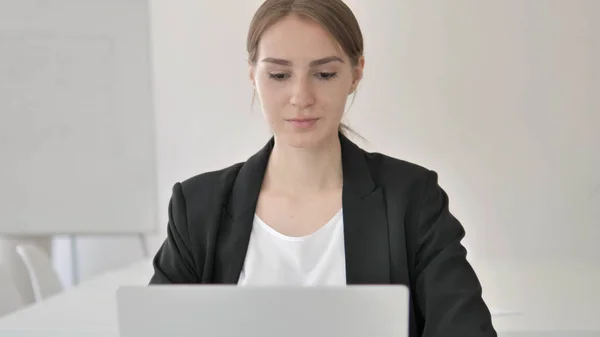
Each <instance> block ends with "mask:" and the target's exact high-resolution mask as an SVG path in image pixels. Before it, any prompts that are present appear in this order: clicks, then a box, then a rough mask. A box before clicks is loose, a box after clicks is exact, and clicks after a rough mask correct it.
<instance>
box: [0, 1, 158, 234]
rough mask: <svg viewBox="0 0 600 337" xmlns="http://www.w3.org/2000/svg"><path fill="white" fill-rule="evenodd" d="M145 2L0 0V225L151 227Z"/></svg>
mask: <svg viewBox="0 0 600 337" xmlns="http://www.w3.org/2000/svg"><path fill="white" fill-rule="evenodd" d="M148 20H149V18H148V3H147V2H146V1H141V0H126V1H124V0H103V1H90V0H84V1H82V0H53V1H28V0H26V1H23V0H19V1H5V0H0V158H1V159H0V160H1V165H0V186H1V187H0V233H4V234H18V235H26V234H30V235H33V234H35V235H43V234H120V233H144V232H150V231H154V229H155V228H157V220H156V208H157V207H156V204H157V202H156V201H157V192H156V189H157V188H156V154H155V152H156V145H155V116H154V111H153V104H152V103H153V97H152V83H151V78H152V76H151V62H150V61H151V60H150V43H149V28H148V27H149V22H148Z"/></svg>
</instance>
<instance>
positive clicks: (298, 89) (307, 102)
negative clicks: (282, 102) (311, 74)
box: [290, 78, 315, 109]
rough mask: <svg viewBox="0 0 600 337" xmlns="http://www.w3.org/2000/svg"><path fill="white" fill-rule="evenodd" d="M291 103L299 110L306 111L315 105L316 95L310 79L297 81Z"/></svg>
mask: <svg viewBox="0 0 600 337" xmlns="http://www.w3.org/2000/svg"><path fill="white" fill-rule="evenodd" d="M290 103H291V104H292V105H293V106H295V107H297V108H299V109H304V108H306V107H309V106H311V105H313V104H314V103H315V95H314V93H313V89H312V87H311V85H310V81H309V80H308V79H305V78H301V79H298V80H296V81H295V83H294V85H293V91H292V97H291V98H290Z"/></svg>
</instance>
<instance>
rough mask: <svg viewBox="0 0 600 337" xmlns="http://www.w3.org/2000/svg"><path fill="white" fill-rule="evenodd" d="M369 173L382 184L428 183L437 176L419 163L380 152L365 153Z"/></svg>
mask: <svg viewBox="0 0 600 337" xmlns="http://www.w3.org/2000/svg"><path fill="white" fill-rule="evenodd" d="M364 154H365V159H366V162H367V165H368V166H369V171H370V172H371V176H372V177H373V179H374V180H376V181H377V182H379V183H381V184H384V185H385V184H388V183H417V182H426V181H428V180H429V179H430V178H431V177H432V176H434V175H436V173H435V172H434V171H432V170H431V169H429V168H427V167H425V166H423V165H420V164H418V163H414V162H410V161H408V160H404V159H399V158H395V157H392V156H389V155H386V154H383V153H380V152H366V151H365V152H364Z"/></svg>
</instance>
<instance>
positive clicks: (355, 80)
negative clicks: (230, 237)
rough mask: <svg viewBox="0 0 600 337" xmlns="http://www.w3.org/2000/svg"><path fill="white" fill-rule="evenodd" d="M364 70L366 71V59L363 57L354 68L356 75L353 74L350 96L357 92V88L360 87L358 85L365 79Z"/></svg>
mask: <svg viewBox="0 0 600 337" xmlns="http://www.w3.org/2000/svg"><path fill="white" fill-rule="evenodd" d="M364 69H365V57H364V56H361V57H360V58H359V59H358V62H357V64H356V66H354V74H353V80H352V86H351V87H350V94H352V93H353V92H354V91H356V88H357V87H358V83H360V81H361V80H362V78H363V72H364Z"/></svg>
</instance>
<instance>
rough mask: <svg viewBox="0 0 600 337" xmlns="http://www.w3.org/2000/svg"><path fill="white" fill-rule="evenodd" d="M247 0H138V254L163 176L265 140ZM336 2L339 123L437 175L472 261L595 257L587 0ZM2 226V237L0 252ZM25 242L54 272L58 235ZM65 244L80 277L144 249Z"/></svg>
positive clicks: (101, 240) (167, 188)
mask: <svg viewBox="0 0 600 337" xmlns="http://www.w3.org/2000/svg"><path fill="white" fill-rule="evenodd" d="M3 1H4V2H6V3H8V2H7V0H3ZM135 1H137V0H130V1H129V2H135ZM9 2H10V1H9ZM259 3H260V1H257V0H252V1H250V0H236V1H235V2H232V1H227V2H218V1H187V0H171V1H158V0H155V1H152V2H151V3H150V13H149V15H150V16H149V18H150V21H149V22H150V26H149V27H148V28H149V34H150V37H151V38H150V44H149V48H150V55H149V59H150V60H151V65H152V68H151V70H152V72H151V75H152V89H153V90H152V92H153V96H152V108H151V109H148V110H146V111H139V112H140V114H143V115H145V117H144V118H147V119H148V120H152V121H154V123H155V134H154V137H153V141H154V142H155V148H154V149H155V156H156V160H155V161H154V165H155V167H154V168H152V169H155V171H156V181H155V183H156V194H155V199H156V200H155V203H156V205H157V206H156V207H157V208H156V212H157V213H156V217H155V218H156V223H155V224H153V227H154V228H155V232H154V233H152V234H149V235H148V236H147V244H148V247H149V251H150V253H151V254H153V253H154V252H155V251H156V249H157V248H158V247H159V245H160V243H161V242H162V240H163V239H164V236H165V224H166V219H167V203H168V199H169V196H170V192H171V187H172V185H173V184H174V183H175V182H176V181H181V180H183V179H186V178H187V177H190V176H192V175H195V174H198V173H200V172H203V171H207V170H213V169H218V168H222V167H225V166H228V165H230V164H232V163H234V162H238V161H242V160H244V159H246V158H247V157H248V156H250V155H251V154H253V153H254V152H255V151H256V150H258V149H259V148H260V147H261V146H262V145H263V144H264V143H265V142H266V141H267V140H268V138H269V131H268V129H267V127H266V125H265V123H264V121H263V119H262V114H261V112H260V108H259V106H258V104H257V105H255V106H254V107H251V100H252V88H251V86H250V82H249V80H248V78H247V73H248V71H247V64H246V61H245V57H246V55H245V34H246V29H247V26H248V22H249V20H250V18H251V15H252V13H253V11H254V10H255V9H256V8H257V6H258V5H259ZM347 3H348V4H349V5H350V6H351V7H352V9H353V10H354V11H355V13H356V15H357V17H358V19H359V21H360V23H361V26H362V28H363V32H364V35H365V43H366V55H365V56H366V68H365V79H364V81H363V82H362V83H361V85H360V86H359V88H358V93H357V95H356V98H355V100H354V104H353V106H352V108H351V109H350V111H349V113H348V116H347V119H348V123H349V124H350V126H351V127H353V128H354V129H355V130H356V131H358V132H359V133H360V134H361V135H362V136H363V137H364V138H365V139H366V141H367V142H363V143H361V144H362V145H363V146H364V147H366V148H367V149H369V150H373V151H380V152H384V153H386V154H389V155H391V156H395V157H398V158H402V159H405V160H409V161H413V162H416V163H419V164H421V165H424V166H426V167H429V168H431V169H434V170H436V171H437V172H438V173H439V174H440V182H441V184H442V186H443V187H444V188H445V189H446V190H447V192H448V194H449V196H450V202H451V210H452V211H453V212H454V213H455V215H456V216H457V217H458V218H459V219H460V220H461V221H462V223H463V224H464V226H465V228H466V229H467V233H468V235H467V238H466V241H465V242H466V245H467V246H468V248H469V252H470V253H469V258H470V259H471V261H472V262H473V264H474V265H475V266H476V268H477V266H490V265H494V264H498V265H503V266H506V265H510V264H515V263H532V264H545V265H548V266H549V267H548V268H555V269H556V270H557V273H560V270H561V267H562V266H569V265H573V264H577V265H581V266H584V267H583V268H588V269H598V268H600V266H599V264H600V263H599V262H598V261H600V248H599V247H600V246H598V244H597V242H598V239H600V226H599V224H600V223H599V220H598V219H600V178H598V172H600V151H599V147H600V132H599V129H600V95H599V94H598V88H600V66H599V65H598V60H599V59H600V39H598V36H597V34H598V32H600V23H599V22H598V20H597V17H596V16H597V13H600V2H598V1H594V0H587V1H585V0H572V1H562V0H545V1H542V0H540V1H522V0H506V1H479V0H455V1H452V2H450V1H416V0H410V1H408V0H407V1H391V0H390V1H388V0H372V1H368V2H367V1H362V0H348V1H347ZM115 15H118V14H115ZM124 34H126V32H124ZM132 62H135V60H132ZM0 115H2V119H3V120H5V121H10V120H12V119H13V118H15V119H18V118H19V116H13V115H7V112H6V111H0ZM191 153H193V154H196V155H190V154H191ZM48 160H51V158H50V159H48ZM11 165H13V163H12V162H4V161H3V163H2V166H3V167H4V169H8V170H11V169H13V170H16V167H14V166H11ZM50 192H53V193H61V191H60V190H57V191H50ZM115 193H119V191H115ZM123 217H127V214H123ZM0 221H2V219H1V218H0ZM17 239H19V240H21V239H23V238H22V237H17V238H14V237H13V238H5V239H3V243H2V250H1V251H2V252H3V253H2V254H6V253H5V252H8V251H9V250H10V247H12V246H13V245H14V243H15V242H16V241H15V240H17ZM28 240H29V239H28ZM35 241H36V242H38V243H41V244H46V245H48V246H51V247H52V248H53V251H52V252H53V254H52V258H53V261H54V263H55V266H56V268H57V269H58V271H59V273H60V275H61V279H62V280H63V281H64V282H65V284H67V285H69V284H70V283H71V280H72V275H71V272H72V270H71V262H72V261H71V256H70V241H69V238H67V237H64V236H59V237H55V238H53V240H52V241H48V239H47V238H45V237H38V238H35ZM77 248H78V256H77V266H78V271H79V278H80V279H81V280H85V279H88V278H90V277H91V276H94V275H98V274H101V273H103V272H106V271H109V270H111V269H114V268H118V267H121V266H124V265H127V264H129V263H132V262H135V261H138V260H140V259H142V258H143V254H142V245H141V244H140V241H139V240H138V238H136V237H123V236H100V237H95V236H82V237H79V238H78V239H77ZM2 258H3V256H2V255H0V259H2ZM14 268H15V269H14V270H15V274H17V275H19V274H20V271H22V267H21V266H14ZM18 284H19V285H20V286H23V285H24V284H26V283H24V282H21V283H18ZM485 285H486V284H484V286H485ZM490 287H493V285H490ZM503 291H511V290H509V289H503ZM590 296H591V295H590Z"/></svg>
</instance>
